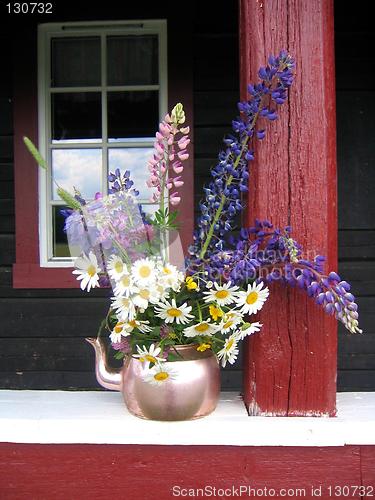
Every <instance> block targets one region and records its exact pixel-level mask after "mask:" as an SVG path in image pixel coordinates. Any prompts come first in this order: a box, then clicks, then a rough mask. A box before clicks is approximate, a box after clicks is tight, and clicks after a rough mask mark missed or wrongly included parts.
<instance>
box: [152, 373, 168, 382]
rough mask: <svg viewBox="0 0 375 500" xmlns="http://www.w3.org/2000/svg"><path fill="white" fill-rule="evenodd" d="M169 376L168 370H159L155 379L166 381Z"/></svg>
mask: <svg viewBox="0 0 375 500" xmlns="http://www.w3.org/2000/svg"><path fill="white" fill-rule="evenodd" d="M168 377H169V374H168V373H167V372H158V373H155V375H154V379H155V380H157V381H158V382H164V380H167V378H168Z"/></svg>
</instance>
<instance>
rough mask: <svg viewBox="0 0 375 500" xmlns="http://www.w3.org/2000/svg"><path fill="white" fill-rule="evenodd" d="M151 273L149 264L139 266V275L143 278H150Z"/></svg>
mask: <svg viewBox="0 0 375 500" xmlns="http://www.w3.org/2000/svg"><path fill="white" fill-rule="evenodd" d="M150 274H151V269H150V268H149V267H148V266H141V267H140V268H139V276H140V277H141V278H148V277H149V276H150Z"/></svg>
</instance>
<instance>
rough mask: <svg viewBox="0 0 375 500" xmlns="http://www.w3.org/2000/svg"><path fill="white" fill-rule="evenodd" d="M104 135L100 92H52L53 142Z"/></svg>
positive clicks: (99, 137) (94, 137)
mask: <svg viewBox="0 0 375 500" xmlns="http://www.w3.org/2000/svg"><path fill="white" fill-rule="evenodd" d="M101 137H102V110H101V95H100V93H99V92H71V93H62V94H52V142H55V143H56V142H60V141H70V142H72V140H74V139H75V140H77V139H79V140H80V141H82V140H85V139H96V140H100V139H101Z"/></svg>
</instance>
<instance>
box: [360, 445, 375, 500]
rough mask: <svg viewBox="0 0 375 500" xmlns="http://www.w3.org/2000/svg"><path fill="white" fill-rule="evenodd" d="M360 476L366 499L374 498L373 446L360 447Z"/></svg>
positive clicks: (374, 469)
mask: <svg viewBox="0 0 375 500" xmlns="http://www.w3.org/2000/svg"><path fill="white" fill-rule="evenodd" d="M361 475H362V484H363V485H364V486H365V493H367V495H368V498H370V497H371V496H372V497H375V446H361ZM370 493H372V495H370Z"/></svg>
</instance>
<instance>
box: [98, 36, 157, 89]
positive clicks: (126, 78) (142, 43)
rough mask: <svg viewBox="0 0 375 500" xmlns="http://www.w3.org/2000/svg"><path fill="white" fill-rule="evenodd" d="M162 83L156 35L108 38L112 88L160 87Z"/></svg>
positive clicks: (109, 70)
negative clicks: (125, 86)
mask: <svg viewBox="0 0 375 500" xmlns="http://www.w3.org/2000/svg"><path fill="white" fill-rule="evenodd" d="M158 80H159V78H158V38H157V36H156V35H148V36H136V35H132V36H110V37H108V38H107V83H108V85H157V84H158Z"/></svg>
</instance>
